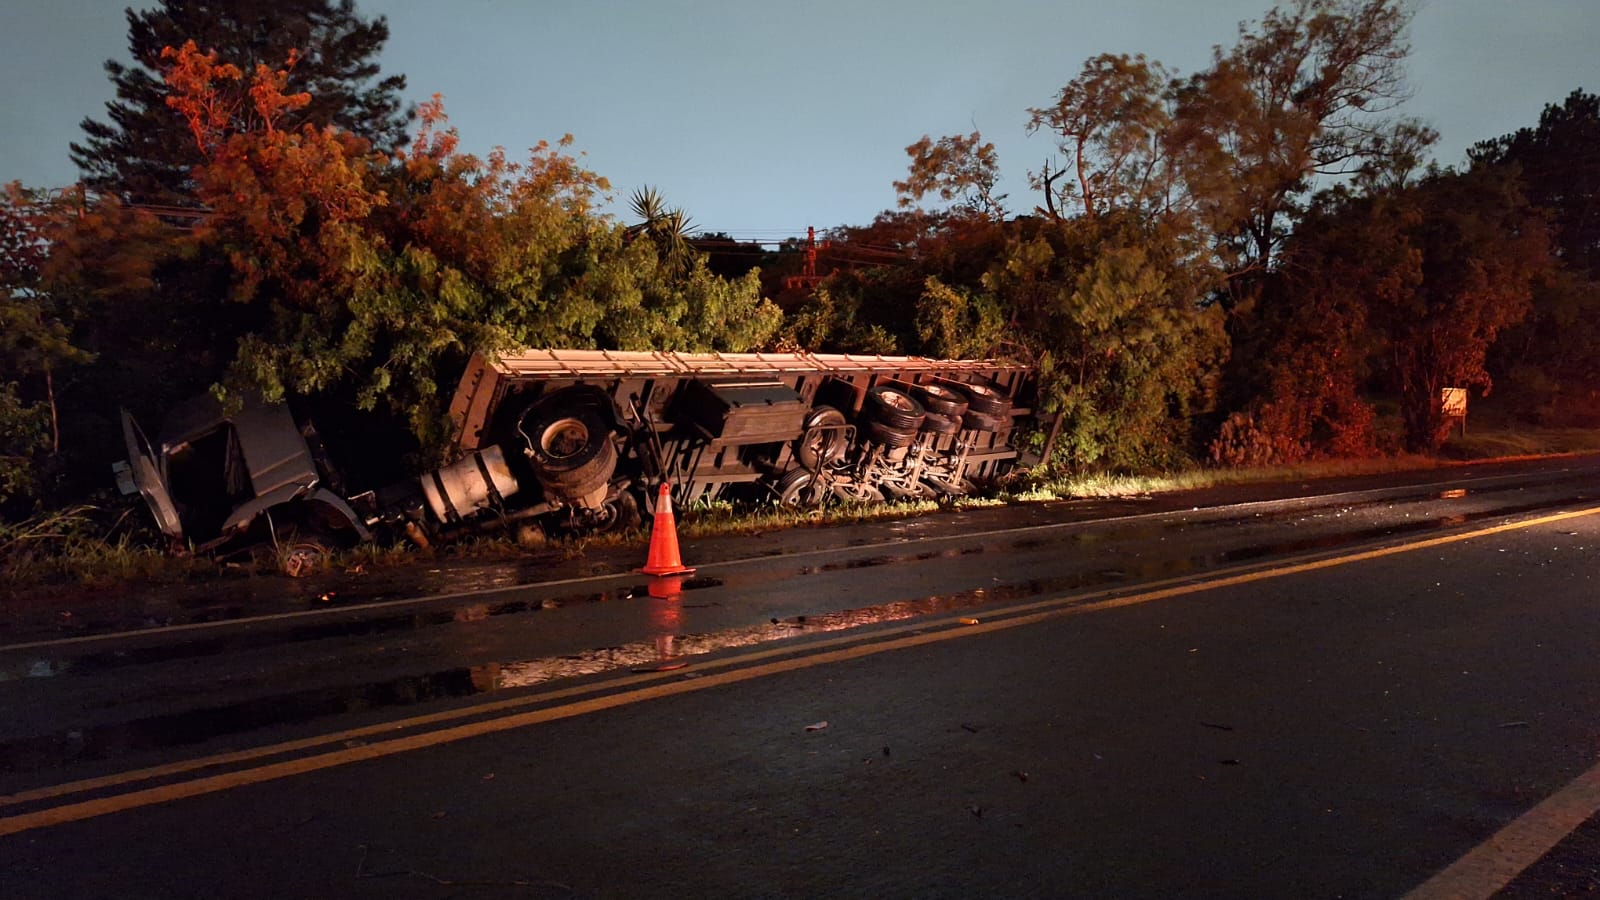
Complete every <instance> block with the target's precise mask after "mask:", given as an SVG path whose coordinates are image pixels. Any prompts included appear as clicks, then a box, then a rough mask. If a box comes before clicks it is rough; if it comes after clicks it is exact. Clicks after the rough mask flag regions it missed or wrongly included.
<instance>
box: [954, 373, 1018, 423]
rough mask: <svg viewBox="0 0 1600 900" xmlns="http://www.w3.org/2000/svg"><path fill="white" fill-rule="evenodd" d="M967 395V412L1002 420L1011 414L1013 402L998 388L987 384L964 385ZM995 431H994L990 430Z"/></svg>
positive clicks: (962, 387)
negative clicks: (1007, 414)
mask: <svg viewBox="0 0 1600 900" xmlns="http://www.w3.org/2000/svg"><path fill="white" fill-rule="evenodd" d="M961 390H962V391H964V392H965V393H966V395H967V398H968V399H967V411H968V412H975V413H980V414H982V415H985V416H993V417H995V418H1000V417H1002V416H1004V415H1005V414H1006V413H1009V412H1011V401H1010V399H1008V398H1007V397H1006V395H1005V394H1003V393H1001V392H1000V391H999V389H998V388H995V387H994V386H993V385H987V384H963V385H962V386H961ZM989 430H993V429H989Z"/></svg>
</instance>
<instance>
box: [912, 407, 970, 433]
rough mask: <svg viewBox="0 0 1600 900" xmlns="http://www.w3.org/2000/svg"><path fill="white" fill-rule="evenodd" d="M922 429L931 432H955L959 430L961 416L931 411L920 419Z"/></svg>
mask: <svg viewBox="0 0 1600 900" xmlns="http://www.w3.org/2000/svg"><path fill="white" fill-rule="evenodd" d="M922 430H923V431H926V432H931V433H933V434H955V433H957V432H959V431H960V430H961V417H960V416H949V415H941V414H940V413H933V412H931V413H928V415H927V417H926V418H924V419H923V420H922Z"/></svg>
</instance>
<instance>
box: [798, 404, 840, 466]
mask: <svg viewBox="0 0 1600 900" xmlns="http://www.w3.org/2000/svg"><path fill="white" fill-rule="evenodd" d="M843 425H844V413H842V412H840V411H838V410H837V409H834V408H833V407H831V406H819V407H817V408H816V409H814V410H812V411H811V415H809V416H806V433H805V434H803V435H801V436H800V440H799V441H797V442H796V443H795V448H794V458H795V460H797V461H798V462H799V463H800V465H802V466H805V467H806V468H808V469H810V470H812V471H817V470H819V469H821V468H822V467H823V466H825V465H827V464H829V463H833V462H838V461H839V459H840V458H842V457H843V456H844V451H845V448H846V447H847V446H848V444H847V442H846V440H845V438H846V435H845V431H844V428H843V427H841V426H843Z"/></svg>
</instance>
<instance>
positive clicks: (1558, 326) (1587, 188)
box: [1469, 91, 1600, 424]
mask: <svg viewBox="0 0 1600 900" xmlns="http://www.w3.org/2000/svg"><path fill="white" fill-rule="evenodd" d="M1596 148H1600V96H1596V95H1594V94H1587V93H1584V92H1583V91H1573V92H1572V93H1571V94H1570V95H1568V96H1567V98H1566V100H1565V101H1563V102H1562V103H1561V104H1560V105H1556V104H1550V105H1547V106H1546V107H1545V108H1544V111H1543V113H1541V114H1540V116H1539V123H1538V125H1537V126H1535V127H1532V128H1522V129H1518V130H1517V131H1516V132H1515V133H1513V134H1508V135H1504V136H1502V137H1499V138H1496V139H1494V140H1491V141H1484V142H1482V143H1480V144H1478V145H1477V146H1475V147H1474V148H1473V149H1472V150H1471V151H1470V152H1469V155H1470V156H1471V158H1472V159H1473V161H1474V162H1475V163H1476V164H1478V165H1482V166H1490V167H1494V168H1496V169H1501V170H1507V171H1512V172H1515V173H1516V175H1517V176H1518V177H1519V178H1520V179H1521V182H1522V185H1523V190H1524V192H1525V193H1526V195H1527V197H1528V200H1529V201H1530V202H1532V203H1533V204H1534V205H1536V206H1539V207H1542V208H1544V209H1546V210H1548V211H1549V213H1550V217H1551V225H1552V229H1553V239H1554V242H1555V249H1556V252H1557V254H1558V256H1559V258H1560V262H1561V265H1562V269H1563V271H1562V272H1561V273H1560V275H1559V276H1558V277H1557V278H1554V279H1552V280H1551V281H1550V282H1549V283H1548V284H1546V285H1544V286H1542V287H1541V288H1540V289H1539V290H1537V291H1535V292H1534V295H1533V311H1532V313H1531V314H1530V315H1529V316H1528V319H1527V321H1526V322H1524V323H1522V324H1520V325H1518V326H1515V327H1514V328H1512V329H1510V330H1508V331H1507V332H1506V333H1505V334H1503V335H1502V336H1501V338H1500V340H1499V341H1497V342H1496V345H1495V348H1494V350H1493V351H1492V354H1491V360H1490V368H1491V369H1492V370H1493V371H1496V372H1498V373H1500V374H1501V375H1502V376H1503V378H1502V379H1501V380H1503V381H1504V382H1506V384H1507V386H1508V387H1509V388H1511V390H1512V391H1513V392H1514V393H1515V394H1517V395H1518V399H1519V401H1520V405H1521V406H1522V407H1523V408H1524V409H1526V410H1529V411H1531V412H1534V413H1536V414H1537V415H1538V416H1539V417H1540V418H1547V419H1549V420H1551V421H1552V422H1556V423H1561V424H1593V423H1594V422H1595V421H1596V420H1597V419H1600V152H1597V150H1596Z"/></svg>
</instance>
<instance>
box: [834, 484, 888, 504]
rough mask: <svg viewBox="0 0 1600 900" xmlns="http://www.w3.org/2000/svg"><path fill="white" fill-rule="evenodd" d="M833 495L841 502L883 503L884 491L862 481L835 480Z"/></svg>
mask: <svg viewBox="0 0 1600 900" xmlns="http://www.w3.org/2000/svg"><path fill="white" fill-rule="evenodd" d="M833 496H834V498H835V499H837V500H839V501H840V502H841V503H861V504H868V503H882V502H883V492H882V491H880V490H878V489H877V488H876V487H874V486H872V485H870V484H867V483H865V482H862V481H835V482H834V483H833Z"/></svg>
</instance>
